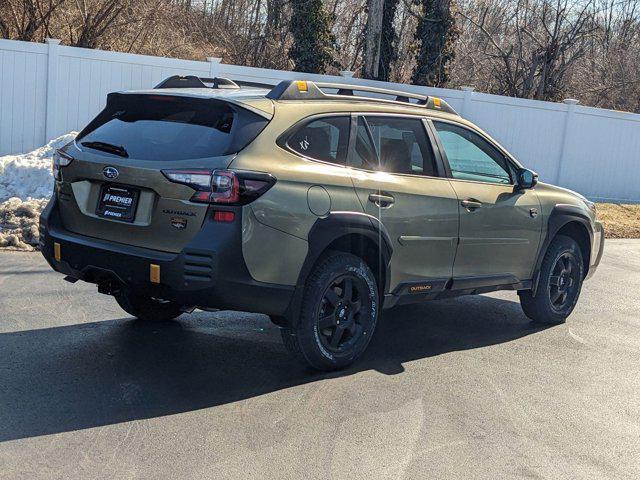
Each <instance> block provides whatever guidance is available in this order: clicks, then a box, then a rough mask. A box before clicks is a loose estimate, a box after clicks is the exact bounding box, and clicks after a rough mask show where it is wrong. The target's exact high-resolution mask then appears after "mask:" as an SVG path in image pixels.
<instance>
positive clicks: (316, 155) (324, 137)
mask: <svg viewBox="0 0 640 480" xmlns="http://www.w3.org/2000/svg"><path fill="white" fill-rule="evenodd" d="M350 122H351V120H350V117H348V116H331V117H323V118H318V119H315V120H311V121H309V122H306V123H304V124H303V125H300V126H299V127H297V128H296V129H295V131H294V132H293V133H292V134H291V135H290V136H289V137H288V139H287V142H286V143H287V146H288V147H289V148H290V149H291V150H293V151H294V152H296V153H298V154H300V155H302V156H304V157H308V158H312V159H314V160H321V161H323V162H330V163H336V164H339V165H345V163H346V157H347V148H348V146H349V125H350Z"/></svg>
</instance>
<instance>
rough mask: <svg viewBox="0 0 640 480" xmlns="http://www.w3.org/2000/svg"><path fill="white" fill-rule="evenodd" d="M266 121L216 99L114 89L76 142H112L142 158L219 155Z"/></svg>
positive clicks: (244, 140) (236, 147)
mask: <svg viewBox="0 0 640 480" xmlns="http://www.w3.org/2000/svg"><path fill="white" fill-rule="evenodd" d="M268 122H269V121H268V120H267V119H265V118H264V117H262V116H260V115H258V114H256V113H253V112H251V111H249V110H246V109H243V108H241V107H238V106H236V105H232V104H230V103H227V102H225V101H222V100H218V99H199V98H189V97H179V96H169V95H134V94H112V95H109V99H108V102H107V106H106V108H105V109H104V110H103V111H102V112H101V113H100V114H99V115H98V116H97V117H96V118H95V119H94V120H93V121H92V122H91V123H90V124H89V125H88V126H87V127H86V128H85V129H84V130H83V131H82V132H81V133H80V135H79V136H78V139H77V140H76V143H78V144H79V145H83V144H84V143H93V142H100V143H103V144H109V145H115V146H117V147H122V148H123V149H124V150H125V151H126V153H127V155H128V156H129V158H132V159H140V160H156V161H163V160H166V161H169V160H187V159H193V158H207V157H217V156H223V155H230V154H233V153H236V152H238V151H240V150H241V149H242V148H244V147H245V146H246V145H247V144H249V143H250V142H251V141H252V140H254V139H255V137H256V136H257V135H258V134H259V133H260V132H261V131H262V129H263V128H264V127H265V126H266V125H267V123H268ZM83 148H86V147H83Z"/></svg>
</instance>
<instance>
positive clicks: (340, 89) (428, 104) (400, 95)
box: [267, 80, 457, 115]
mask: <svg viewBox="0 0 640 480" xmlns="http://www.w3.org/2000/svg"><path fill="white" fill-rule="evenodd" d="M323 90H336V91H337V93H326V92H323ZM355 92H364V93H372V94H376V95H386V96H388V97H392V98H379V97H371V96H365V95H356V93H355ZM344 97H349V98H348V99H347V98H344ZM394 97H395V98H394ZM267 98H270V99H272V100H337V99H340V100H349V101H365V102H382V103H392V104H402V105H405V106H406V105H407V104H409V105H414V106H421V107H424V108H427V109H430V110H438V111H441V112H446V113H452V114H454V115H457V113H456V111H455V110H454V109H453V108H452V107H451V106H450V105H449V104H448V103H447V102H445V101H444V100H442V99H440V98H437V97H431V96H428V95H422V94H419V93H412V92H403V91H399V90H391V89H387V88H379V87H369V86H365V85H353V84H346V83H324V82H311V81H307V80H284V81H282V82H280V83H279V84H278V85H276V86H275V87H273V89H272V90H271V91H270V92H269V93H268V94H267ZM412 100H414V101H412Z"/></svg>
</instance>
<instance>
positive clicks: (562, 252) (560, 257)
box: [518, 235, 584, 325]
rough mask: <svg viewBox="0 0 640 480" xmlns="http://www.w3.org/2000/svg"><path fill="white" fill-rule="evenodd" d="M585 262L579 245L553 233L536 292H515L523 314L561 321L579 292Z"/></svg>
mask: <svg viewBox="0 0 640 480" xmlns="http://www.w3.org/2000/svg"><path fill="white" fill-rule="evenodd" d="M583 280H584V263H583V258H582V251H581V250H580V247H579V245H578V244H577V243H576V241H575V240H574V239H572V238H571V237H567V236H564V235H558V236H556V237H555V238H554V239H553V241H552V242H551V244H550V245H549V248H548V249H547V252H546V253H545V255H544V259H543V260H542V265H541V266H540V278H539V279H538V288H537V290H536V294H535V296H534V295H532V292H531V290H527V291H521V292H518V293H519V296H520V305H521V306H522V310H523V311H524V313H525V315H526V316H527V317H529V318H530V319H531V320H533V321H534V322H536V323H542V324H546V325H557V324H561V323H564V322H565V320H566V319H567V317H568V316H569V315H571V312H573V309H574V307H575V306H576V303H577V301H578V297H579V296H580V290H581V289H582V282H583Z"/></svg>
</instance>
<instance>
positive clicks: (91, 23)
mask: <svg viewBox="0 0 640 480" xmlns="http://www.w3.org/2000/svg"><path fill="white" fill-rule="evenodd" d="M75 3H76V5H77V7H78V11H79V12H80V20H81V23H80V28H79V30H78V32H77V34H76V37H75V39H74V40H73V41H72V42H71V44H72V45H73V46H76V47H85V48H96V47H97V46H98V40H99V39H100V37H101V36H103V35H104V34H105V32H106V31H107V30H108V29H109V28H111V27H112V26H113V25H114V24H115V23H116V21H117V20H118V17H120V15H121V14H122V12H123V11H124V9H125V8H126V7H127V6H128V4H129V0H75Z"/></svg>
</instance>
